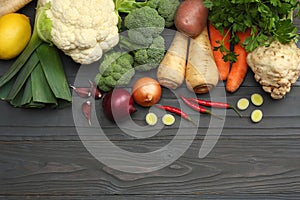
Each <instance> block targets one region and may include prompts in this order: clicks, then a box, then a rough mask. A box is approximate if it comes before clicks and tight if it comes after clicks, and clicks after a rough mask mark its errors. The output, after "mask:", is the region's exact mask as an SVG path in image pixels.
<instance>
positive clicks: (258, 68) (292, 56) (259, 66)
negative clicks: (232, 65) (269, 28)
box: [247, 41, 300, 99]
mask: <svg viewBox="0 0 300 200" xmlns="http://www.w3.org/2000/svg"><path fill="white" fill-rule="evenodd" d="M247 63H248V65H249V67H250V68H251V69H252V71H253V72H254V78H255V80H256V81H257V82H259V83H260V84H261V85H262V88H263V90H264V91H266V92H269V93H270V94H271V97H272V98H274V99H281V98H283V97H284V96H285V95H286V93H288V92H290V90H291V87H292V85H293V84H294V83H295V82H296V81H297V79H298V78H299V75H300V49H299V48H298V47H297V46H296V44H295V43H293V42H291V43H289V44H282V43H280V42H278V41H274V42H272V43H271V45H270V46H268V47H265V46H261V47H258V48H256V49H255V50H254V51H253V52H250V53H248V55H247Z"/></svg>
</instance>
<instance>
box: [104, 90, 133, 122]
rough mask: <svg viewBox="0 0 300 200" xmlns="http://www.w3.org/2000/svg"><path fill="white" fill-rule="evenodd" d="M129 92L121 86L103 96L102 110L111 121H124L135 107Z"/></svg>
mask: <svg viewBox="0 0 300 200" xmlns="http://www.w3.org/2000/svg"><path fill="white" fill-rule="evenodd" d="M133 103H134V101H133V98H132V96H131V94H130V93H129V92H128V91H127V90H125V89H121V88H117V89H114V90H112V91H110V92H109V93H107V94H106V95H105V96H104V97H103V101H102V107H103V111H104V113H105V114H106V116H107V117H108V119H110V120H111V121H115V122H117V121H124V120H126V119H127V118H128V117H129V116H130V115H131V114H132V113H134V112H136V111H137V109H136V108H135V107H134V106H133Z"/></svg>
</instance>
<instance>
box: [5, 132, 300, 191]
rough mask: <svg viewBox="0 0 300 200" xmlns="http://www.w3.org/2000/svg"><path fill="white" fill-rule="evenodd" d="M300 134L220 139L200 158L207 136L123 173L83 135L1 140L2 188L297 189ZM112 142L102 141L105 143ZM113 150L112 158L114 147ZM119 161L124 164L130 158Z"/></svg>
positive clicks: (139, 146) (143, 148)
mask: <svg viewBox="0 0 300 200" xmlns="http://www.w3.org/2000/svg"><path fill="white" fill-rule="evenodd" d="M298 140H299V138H298V139H289V138H286V139H274V138H273V139H268V138H266V139H262V138H261V137H253V138H250V137H249V138H248V139H247V140H240V139H226V140H219V141H218V143H217V145H216V146H215V147H214V149H213V150H212V151H211V152H210V154H209V155H208V156H207V157H205V158H204V159H198V158H197V155H198V151H199V148H200V145H201V142H202V141H201V140H197V141H195V142H194V143H193V144H192V146H191V147H190V148H189V150H188V151H187V152H186V153H185V154H184V156H183V157H181V158H179V159H178V160H177V161H175V162H174V163H173V164H171V165H169V166H168V167H166V168H163V169H161V170H158V171H155V172H149V173H143V174H128V173H123V172H119V171H116V170H113V169H111V168H108V167H106V166H104V165H103V164H102V163H100V162H99V161H97V160H96V159H94V158H93V157H92V156H91V155H90V154H89V153H88V152H87V150H86V149H85V147H84V146H83V145H82V144H81V143H80V142H75V141H66V142H60V141H47V142H46V141H42V142H39V141H28V142H26V141H23V142H1V143H0V152H1V154H0V160H1V163H0V169H1V173H0V179H1V182H0V194H1V195H9V196H11V195H12V196H13V195H39V194H41V195H50V196H51V195H55V196H56V195H58V196H59V195H75V196H76V195H100V194H120V195H123V194H128V195H129V194H136V195H143V194H144V195H159V194H167V195H175V194H179V195H184V194H202V195H211V194H233V193H235V194H243V193H245V194H247V193H248V194H250V193H251V194H257V195H261V194H280V193H286V194H297V193H299V192H300V184H299V183H300V168H299V164H300V148H299V142H298ZM106 144H107V143H105V142H101V141H99V145H102V146H104V147H105V145H106ZM115 144H116V145H118V146H119V147H121V148H123V149H126V150H128V151H132V152H149V151H154V150H156V149H158V148H161V146H162V145H164V144H162V141H160V140H151V141H148V140H144V141H140V140H135V141H126V142H116V143H115ZM107 153H108V154H107V155H110V157H114V153H115V152H113V151H109V152H107ZM169 153H170V154H172V152H169ZM121 165H124V166H126V162H125V161H124V162H122V163H121Z"/></svg>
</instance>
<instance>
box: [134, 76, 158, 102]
mask: <svg viewBox="0 0 300 200" xmlns="http://www.w3.org/2000/svg"><path fill="white" fill-rule="evenodd" d="M161 93H162V89H161V85H160V84H159V82H158V81H157V80H155V79H153V78H150V77H143V78H140V79H138V80H137V81H136V82H135V83H134V85H133V87H132V97H133V99H134V101H135V102H136V103H137V104H139V105H140V106H143V107H150V106H152V105H154V104H156V103H157V102H158V101H159V100H160V97H161Z"/></svg>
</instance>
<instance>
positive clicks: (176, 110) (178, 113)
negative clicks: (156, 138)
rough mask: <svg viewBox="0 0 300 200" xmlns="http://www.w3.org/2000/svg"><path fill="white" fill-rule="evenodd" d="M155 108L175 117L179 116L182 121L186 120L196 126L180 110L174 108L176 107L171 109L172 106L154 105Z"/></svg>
mask: <svg viewBox="0 0 300 200" xmlns="http://www.w3.org/2000/svg"><path fill="white" fill-rule="evenodd" d="M155 106H156V107H157V108H160V109H162V110H165V111H169V112H171V113H174V114H176V115H179V116H181V117H182V118H183V119H186V120H188V121H190V122H192V123H193V124H194V125H195V126H196V124H195V123H194V121H193V120H192V118H191V117H190V116H189V115H188V114H187V113H185V112H183V111H182V110H180V109H179V108H176V107H172V106H162V105H155Z"/></svg>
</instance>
